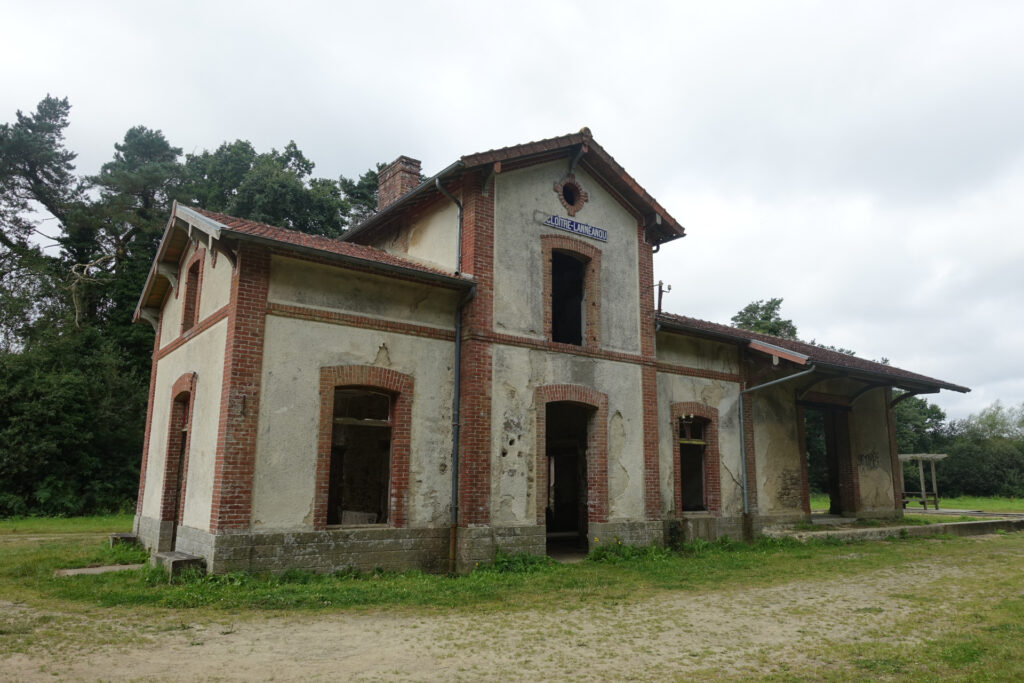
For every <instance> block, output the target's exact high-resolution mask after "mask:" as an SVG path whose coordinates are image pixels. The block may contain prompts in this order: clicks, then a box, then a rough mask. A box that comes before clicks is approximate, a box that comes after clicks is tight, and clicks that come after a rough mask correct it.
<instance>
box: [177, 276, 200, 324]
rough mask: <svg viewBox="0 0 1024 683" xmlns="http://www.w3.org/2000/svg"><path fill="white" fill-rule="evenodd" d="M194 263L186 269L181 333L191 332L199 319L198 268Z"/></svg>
mask: <svg viewBox="0 0 1024 683" xmlns="http://www.w3.org/2000/svg"><path fill="white" fill-rule="evenodd" d="M200 265H201V264H200V262H199V261H196V262H195V263H193V264H192V265H191V266H189V269H188V276H187V277H186V278H185V302H184V304H183V305H182V314H181V331H182V332H188V331H189V330H191V329H192V328H193V327H194V326H195V324H196V322H197V321H198V318H199V266H200Z"/></svg>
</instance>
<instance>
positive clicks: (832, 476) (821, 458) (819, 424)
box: [804, 407, 856, 515]
mask: <svg viewBox="0 0 1024 683" xmlns="http://www.w3.org/2000/svg"><path fill="white" fill-rule="evenodd" d="M804 414H805V419H804V433H805V440H806V446H807V479H808V486H809V488H810V489H811V491H812V492H815V491H820V492H823V493H827V494H828V498H829V507H828V513H829V514H831V515H843V514H846V515H850V514H855V513H856V501H855V500H854V489H853V481H852V476H853V474H852V471H851V467H850V465H851V459H850V429H849V413H848V412H847V411H845V410H843V409H830V408H817V407H816V408H815V409H811V408H807V407H805V413H804Z"/></svg>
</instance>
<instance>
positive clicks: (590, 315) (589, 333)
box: [540, 235, 601, 349]
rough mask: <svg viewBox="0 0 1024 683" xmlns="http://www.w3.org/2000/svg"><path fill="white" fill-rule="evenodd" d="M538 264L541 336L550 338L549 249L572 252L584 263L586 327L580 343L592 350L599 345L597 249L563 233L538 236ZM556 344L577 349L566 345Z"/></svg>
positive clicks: (599, 291)
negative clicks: (540, 273)
mask: <svg viewBox="0 0 1024 683" xmlns="http://www.w3.org/2000/svg"><path fill="white" fill-rule="evenodd" d="M540 248H541V263H542V264H543V268H544V280H543V285H542V287H543V289H542V296H543V297H544V336H545V337H546V338H547V339H548V340H549V341H550V340H551V338H552V337H551V252H554V251H561V252H565V253H567V254H572V255H573V256H575V257H576V258H578V259H579V260H581V261H583V262H584V263H585V264H586V267H585V270H584V273H583V297H584V302H583V303H584V306H583V308H584V310H585V311H586V313H585V316H586V327H587V329H586V330H585V331H584V335H583V346H584V347H586V348H591V349H596V348H600V346H601V250H600V249H598V248H597V247H595V246H594V245H592V244H588V243H586V242H584V241H582V240H578V239H575V238H573V237H568V236H566V235H541V236H540ZM558 346H559V347H566V348H570V349H573V348H578V347H575V346H572V345H569V344H559V345H558Z"/></svg>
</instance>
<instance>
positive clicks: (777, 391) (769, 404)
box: [744, 384, 807, 517]
mask: <svg viewBox="0 0 1024 683" xmlns="http://www.w3.org/2000/svg"><path fill="white" fill-rule="evenodd" d="M748 396H750V397H751V398H750V399H744V400H751V402H752V404H753V413H754V452H755V453H756V454H757V455H756V460H757V474H756V485H757V508H758V513H759V514H760V515H762V516H783V517H789V516H797V515H803V503H802V497H801V496H802V490H803V470H802V467H803V466H802V464H801V458H806V457H807V456H806V454H805V453H801V451H800V444H799V435H798V431H797V409H796V396H795V394H794V388H793V387H792V386H789V385H787V384H781V385H778V386H776V387H768V388H766V389H763V390H761V391H757V392H755V393H753V394H748Z"/></svg>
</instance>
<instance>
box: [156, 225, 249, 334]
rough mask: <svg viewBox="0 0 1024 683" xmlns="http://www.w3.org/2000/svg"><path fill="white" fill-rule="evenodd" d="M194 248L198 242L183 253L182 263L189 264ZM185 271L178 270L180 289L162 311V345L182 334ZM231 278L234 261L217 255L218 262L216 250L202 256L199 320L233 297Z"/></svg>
mask: <svg viewBox="0 0 1024 683" xmlns="http://www.w3.org/2000/svg"><path fill="white" fill-rule="evenodd" d="M195 251H196V247H195V245H194V244H189V246H188V249H187V250H186V251H185V253H184V254H183V256H182V260H181V263H182V264H187V263H188V262H189V259H191V258H192V255H193V254H194V253H195ZM185 270H186V268H185V267H184V265H183V266H182V267H181V268H180V269H179V271H180V275H181V278H180V279H179V281H178V288H177V289H171V290H170V292H169V294H168V296H167V300H166V301H165V302H164V307H163V311H162V312H161V314H160V319H161V321H162V323H161V326H160V346H161V348H162V347H164V346H166V345H167V344H169V343H170V342H172V341H174V340H175V339H176V338H177V337H179V336H180V335H181V315H182V310H181V309H182V306H183V305H184V304H185V290H184V286H185V278H186V277H187V273H185ZM231 277H232V269H231V262H230V261H228V260H227V259H226V258H224V257H223V256H220V255H218V256H217V259H216V265H215V264H214V258H213V253H212V252H210V251H209V250H207V251H206V257H205V258H204V259H203V277H202V283H203V286H202V289H201V290H200V291H199V320H202V319H203V318H205V317H207V316H208V315H210V314H212V313H214V312H216V311H217V310H218V309H220V308H222V307H224V306H226V305H227V304H228V302H229V301H230V300H231Z"/></svg>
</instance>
